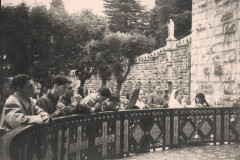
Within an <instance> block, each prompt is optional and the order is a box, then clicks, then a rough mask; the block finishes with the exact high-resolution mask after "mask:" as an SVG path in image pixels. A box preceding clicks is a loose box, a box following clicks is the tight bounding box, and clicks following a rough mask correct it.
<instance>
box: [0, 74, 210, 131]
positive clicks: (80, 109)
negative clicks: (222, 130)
mask: <svg viewBox="0 0 240 160" xmlns="http://www.w3.org/2000/svg"><path fill="white" fill-rule="evenodd" d="M11 88H12V89H13V91H14V92H13V94H12V95H10V96H9V97H8V98H7V100H6V102H5V104H4V107H3V111H2V116H1V126H0V128H1V129H0V131H1V130H9V129H13V128H16V127H18V126H20V125H26V124H40V125H41V124H48V123H49V122H51V121H52V118H53V117H59V116H66V115H71V114H90V113H94V112H104V111H118V110H126V109H150V108H186V107H210V105H209V104H208V102H207V101H206V99H205V96H204V94H203V93H197V94H196V97H195V99H194V100H193V102H192V103H191V104H190V105H187V103H185V101H184V94H183V90H182V89H175V90H173V91H172V92H171V95H170V96H169V93H168V90H163V91H162V90H161V87H160V86H155V87H154V91H153V92H152V93H151V94H149V95H147V96H145V95H144V92H143V90H142V89H135V90H134V92H133V93H132V95H131V96H130V97H129V99H127V98H126V97H123V96H121V100H120V98H119V96H117V95H116V94H115V93H112V92H111V90H110V89H109V88H106V87H102V88H99V89H98V90H97V91H96V92H95V93H90V94H88V95H87V94H85V95H84V96H81V95H79V94H74V90H73V83H72V82H71V81H70V80H68V79H67V78H66V77H64V76H61V75H58V76H55V77H54V78H53V79H52V82H51V88H50V89H49V90H48V91H47V93H46V94H44V95H43V96H42V97H40V98H37V99H36V98H33V97H34V82H33V80H32V78H31V77H30V76H29V75H25V74H20V75H17V76H15V77H14V78H13V79H12V82H11Z"/></svg>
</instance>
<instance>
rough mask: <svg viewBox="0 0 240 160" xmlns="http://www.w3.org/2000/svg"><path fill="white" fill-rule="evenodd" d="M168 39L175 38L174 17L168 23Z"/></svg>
mask: <svg viewBox="0 0 240 160" xmlns="http://www.w3.org/2000/svg"><path fill="white" fill-rule="evenodd" d="M168 39H175V37H174V22H173V21H172V19H170V20H169V23H168Z"/></svg>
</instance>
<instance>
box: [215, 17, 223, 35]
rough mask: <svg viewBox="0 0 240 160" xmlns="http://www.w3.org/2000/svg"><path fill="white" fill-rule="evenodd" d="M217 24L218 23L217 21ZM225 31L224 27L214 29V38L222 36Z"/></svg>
mask: <svg viewBox="0 0 240 160" xmlns="http://www.w3.org/2000/svg"><path fill="white" fill-rule="evenodd" d="M215 22H216V21H215ZM223 31H224V28H223V27H222V26H216V27H215V28H214V32H213V34H214V36H218V35H222V34H223Z"/></svg>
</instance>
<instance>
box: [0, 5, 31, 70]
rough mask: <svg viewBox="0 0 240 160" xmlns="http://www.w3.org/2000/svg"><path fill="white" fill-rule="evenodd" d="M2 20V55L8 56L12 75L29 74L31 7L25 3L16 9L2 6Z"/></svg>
mask: <svg viewBox="0 0 240 160" xmlns="http://www.w3.org/2000/svg"><path fill="white" fill-rule="evenodd" d="M1 20H2V21H1V22H2V23H1V31H2V35H1V43H2V45H1V46H2V47H1V53H2V54H6V55H7V60H8V63H10V64H12V68H11V72H12V74H16V73H27V71H28V69H29V64H30V61H29V57H30V52H29V42H30V37H31V32H30V28H29V26H30V25H29V7H28V6H27V5H26V4H25V3H21V4H20V5H18V6H16V7H11V6H6V7H4V6H2V7H1ZM23 37H24V38H23ZM13 64H14V65H13Z"/></svg>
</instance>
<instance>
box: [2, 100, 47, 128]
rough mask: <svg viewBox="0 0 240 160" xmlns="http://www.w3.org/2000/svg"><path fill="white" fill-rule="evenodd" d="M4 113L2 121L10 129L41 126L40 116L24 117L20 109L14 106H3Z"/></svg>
mask: <svg viewBox="0 0 240 160" xmlns="http://www.w3.org/2000/svg"><path fill="white" fill-rule="evenodd" d="M4 112H5V113H4V116H5V117H4V120H5V121H6V122H7V123H8V125H10V126H11V128H16V127H18V126H20V125H24V124H43V119H42V118H41V115H30V116H28V115H24V114H23V113H22V111H21V108H20V107H19V106H18V105H16V104H8V105H5V108H4Z"/></svg>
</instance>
